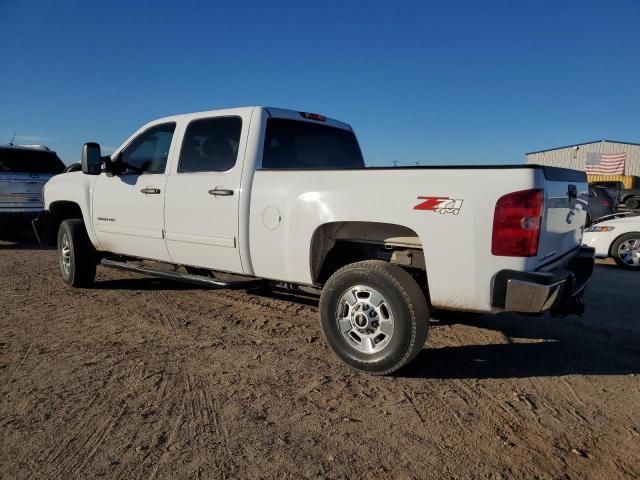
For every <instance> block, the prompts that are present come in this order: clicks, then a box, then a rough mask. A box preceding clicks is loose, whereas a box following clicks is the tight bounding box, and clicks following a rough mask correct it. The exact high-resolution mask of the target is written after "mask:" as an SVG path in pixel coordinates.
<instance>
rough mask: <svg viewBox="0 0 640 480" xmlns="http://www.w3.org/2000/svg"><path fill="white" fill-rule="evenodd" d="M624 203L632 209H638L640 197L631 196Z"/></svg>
mask: <svg viewBox="0 0 640 480" xmlns="http://www.w3.org/2000/svg"><path fill="white" fill-rule="evenodd" d="M624 205H625V206H626V207H627V208H630V209H631V210H638V209H639V208H640V198H638V197H633V198H629V199H627V200H626V201H625V202H624Z"/></svg>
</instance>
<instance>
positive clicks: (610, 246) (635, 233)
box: [609, 232, 640, 258]
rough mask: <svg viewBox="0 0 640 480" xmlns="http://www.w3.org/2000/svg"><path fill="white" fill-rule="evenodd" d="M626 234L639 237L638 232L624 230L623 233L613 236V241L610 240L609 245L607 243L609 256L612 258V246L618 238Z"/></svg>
mask: <svg viewBox="0 0 640 480" xmlns="http://www.w3.org/2000/svg"><path fill="white" fill-rule="evenodd" d="M626 235H637V236H638V237H640V232H625V233H621V234H620V235H618V236H617V237H616V238H614V239H613V241H612V242H611V245H609V257H611V258H613V253H614V252H613V246H614V245H615V244H616V242H617V241H618V240H620V239H621V238H622V237H624V236H626Z"/></svg>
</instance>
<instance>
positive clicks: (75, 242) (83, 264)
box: [58, 218, 97, 287]
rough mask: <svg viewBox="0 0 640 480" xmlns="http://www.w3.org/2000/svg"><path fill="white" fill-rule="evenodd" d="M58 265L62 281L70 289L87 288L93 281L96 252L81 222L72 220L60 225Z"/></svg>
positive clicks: (75, 219)
mask: <svg viewBox="0 0 640 480" xmlns="http://www.w3.org/2000/svg"><path fill="white" fill-rule="evenodd" d="M58 263H59V264H60V274H61V275H62V280H63V281H64V283H66V284H67V285H69V286H70V287H88V286H90V285H91V284H92V283H93V281H94V280H95V278H96V263H97V260H96V251H95V249H94V248H93V245H92V244H91V240H89V236H88V235H87V230H86V229H85V227H84V222H83V221H82V220H80V219H77V218H73V219H70V220H64V221H63V222H62V223H61V224H60V228H59V229H58ZM65 264H66V265H65Z"/></svg>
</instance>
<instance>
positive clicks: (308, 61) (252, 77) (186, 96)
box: [0, 0, 640, 165]
mask: <svg viewBox="0 0 640 480" xmlns="http://www.w3.org/2000/svg"><path fill="white" fill-rule="evenodd" d="M638 25H640V2H638V1H636V0H627V1H622V0H609V1H588V0H583V1H578V0H576V1H529V2H524V1H492V0H486V1H482V2H480V1H466V2H465V1H441V2H435V1H434V2H431V1H422V2H403V1H396V2H390V1H385V2H376V1H367V2H349V1H345V0H343V1H333V0H325V1H322V2H305V1H299V0H298V1H291V2H280V1H277V0H274V1H270V2H264V1H262V2H251V1H244V2H228V1H227V2H214V1H211V2H205V1H201V2H193V1H188V0H182V1H180V2H175V1H172V2H164V1H156V2H133V1H131V2H124V1H123V2H119V1H108V2H105V1H101V2H94V1H84V2H79V1H78V2H71V1H56V2H42V1H39V2H31V1H20V2H16V1H11V0H0V58H1V59H2V69H1V70H2V73H1V74H0V143H7V142H8V141H9V140H10V139H11V136H12V135H13V132H14V131H15V132H17V135H18V137H17V139H16V143H45V144H47V145H49V146H50V147H51V148H53V149H55V150H57V151H58V153H59V155H60V156H61V157H62V159H63V160H64V161H65V162H66V163H70V162H73V161H76V160H78V159H79V156H80V150H81V146H82V144H83V143H84V142H85V141H91V140H95V141H99V142H100V143H101V144H102V145H103V146H104V147H105V149H108V147H112V148H113V147H115V146H117V145H119V144H120V143H121V142H122V141H123V140H124V139H125V138H126V137H127V136H129V135H130V133H131V132H132V131H133V130H135V129H136V128H137V127H139V126H140V125H142V124H143V123H145V122H147V121H149V120H152V119H154V118H157V117H160V116H164V115H170V114H174V113H183V112H190V111H199V110H209V109H214V108H220V107H228V106H242V105H254V104H259V105H272V106H279V107H285V108H294V109H299V110H307V111H313V112H319V113H323V114H326V115H328V116H331V117H335V118H338V119H340V120H344V121H346V122H349V123H350V124H351V125H352V126H353V127H354V129H355V130H356V132H357V133H358V137H359V140H360V143H361V146H362V149H363V152H364V154H365V158H366V159H367V163H369V164H372V165H385V164H391V162H392V161H393V160H397V161H398V162H399V163H400V164H404V165H413V164H415V163H416V162H420V163H421V164H449V163H458V164H459V163H518V162H522V161H523V158H524V157H523V155H524V153H525V152H527V151H532V150H538V149H543V148H547V147H553V146H558V145H566V144H571V143H574V142H584V141H589V140H594V139H600V138H612V139H617V140H626V141H631V142H640V61H639V60H640V28H638Z"/></svg>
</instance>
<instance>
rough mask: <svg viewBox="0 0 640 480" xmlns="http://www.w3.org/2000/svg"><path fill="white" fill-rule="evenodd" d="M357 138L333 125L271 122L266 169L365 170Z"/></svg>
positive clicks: (269, 121)
mask: <svg viewBox="0 0 640 480" xmlns="http://www.w3.org/2000/svg"><path fill="white" fill-rule="evenodd" d="M364 166H365V165H364V158H363V157H362V152H361V151H360V146H359V145H358V141H357V140H356V136H355V135H354V134H353V132H351V131H350V130H345V129H342V128H337V127H332V126H330V125H325V124H320V123H312V122H303V121H299V120H288V119H282V118H269V119H268V120H267V127H266V133H265V143H264V154H263V158H262V168H264V169H283V170H286V169H351V168H364Z"/></svg>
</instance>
